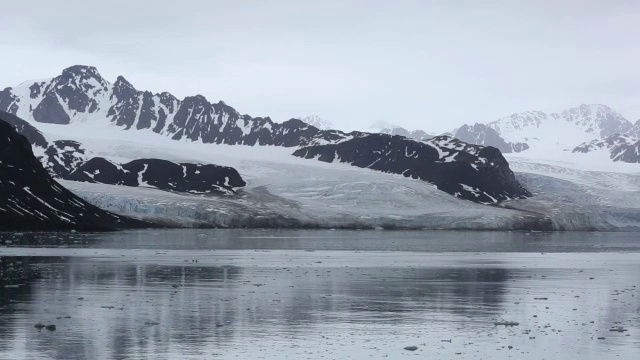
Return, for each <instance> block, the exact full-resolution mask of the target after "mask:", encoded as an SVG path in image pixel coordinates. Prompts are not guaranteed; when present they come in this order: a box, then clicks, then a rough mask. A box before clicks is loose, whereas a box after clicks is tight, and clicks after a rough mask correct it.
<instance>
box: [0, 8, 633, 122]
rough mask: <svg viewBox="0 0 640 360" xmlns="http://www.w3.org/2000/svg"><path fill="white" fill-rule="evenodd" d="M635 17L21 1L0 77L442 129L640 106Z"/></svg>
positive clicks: (1, 29)
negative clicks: (577, 109)
mask: <svg viewBox="0 0 640 360" xmlns="http://www.w3.org/2000/svg"><path fill="white" fill-rule="evenodd" d="M638 17H640V3H637V2H631V1H628V2H626V1H619V2H611V3H606V4H604V3H602V2H599V1H580V2H579V4H577V3H574V2H564V3H562V4H558V3H557V2H550V1H549V2H544V1H543V2H540V1H518V2H513V1H510V2H506V1H504V2H493V3H491V2H481V3H479V2H476V1H473V2H472V1H457V2H454V1H452V2H439V1H438V2H436V1H433V2H430V1H397V2H386V1H355V0H353V1H323V2H315V3H310V2H300V1H288V0H287V1H285V0H280V1H260V2H257V1H194V0H183V1H180V2H178V3H176V2H175V1H165V0H159V1H155V2H148V1H131V0H127V1H124V0H115V1H109V2H106V1H105V2H98V3H96V2H86V1H79V0H59V1H55V2H54V1H34V0H26V1H19V2H18V1H16V2H8V3H7V4H3V11H2V13H1V14H0V36H2V39H3V45H4V46H3V52H4V54H5V55H4V56H2V58H1V59H0V65H2V66H3V69H5V71H4V72H3V73H2V74H0V85H4V86H10V85H14V84H17V83H19V82H22V81H23V80H26V79H29V78H42V77H50V76H54V75H56V74H58V73H59V72H60V70H61V69H62V68H64V67H67V66H69V65H72V64H79V63H80V64H90V65H95V66H97V67H98V69H99V70H100V72H101V73H102V74H103V76H105V77H106V78H108V79H111V80H114V79H115V77H116V76H117V75H124V76H125V77H126V78H127V79H129V80H130V81H131V82H132V83H133V84H134V85H135V86H136V87H138V88H140V89H150V90H152V91H156V92H160V91H165V90H167V91H170V92H173V93H174V94H176V95H177V96H179V97H183V96H187V95H193V94H196V93H201V94H203V95H205V96H207V98H209V99H210V100H212V101H217V100H219V99H222V100H224V101H225V102H227V103H228V104H230V105H232V106H234V107H236V108H237V109H238V110H239V111H240V112H242V113H248V114H251V115H254V116H267V115H270V116H272V118H274V119H276V120H279V121H283V120H286V119H288V118H289V117H292V116H299V115H301V114H318V115H320V116H321V117H323V118H326V119H327V120H331V121H332V122H334V123H335V124H338V126H340V127H342V128H345V129H350V128H367V127H368V125H369V124H370V123H372V122H374V121H377V120H387V121H390V122H392V123H397V124H400V125H404V126H406V127H409V128H421V129H424V130H427V131H430V132H440V131H447V130H450V129H451V128H452V127H454V126H458V125H460V124H461V123H464V122H471V121H490V120H492V119H495V118H497V117H500V116H505V115H508V114H511V113H513V112H518V111H524V110H531V109H539V110H543V111H556V110H560V109H563V108H566V107H570V106H575V105H578V104H580V103H585V102H596V103H606V104H608V105H610V106H612V107H614V108H616V109H618V110H619V111H621V112H623V114H624V115H626V116H628V117H629V118H630V119H635V118H639V117H640V113H639V112H638V111H639V110H638V109H639V108H638V106H637V105H635V104H637V103H638V101H637V99H638V95H640V94H639V92H640V90H638V87H637V84H638V81H639V79H638V77H639V76H640V75H638V72H637V70H636V69H637V62H638V59H639V58H640V47H639V46H638V45H639V44H638V43H637V33H638V32H639V30H640V29H639V27H640V25H638V23H637V18H638ZM6 54H11V55H10V56H7V55H6ZM8 69H11V70H12V71H9V70H8Z"/></svg>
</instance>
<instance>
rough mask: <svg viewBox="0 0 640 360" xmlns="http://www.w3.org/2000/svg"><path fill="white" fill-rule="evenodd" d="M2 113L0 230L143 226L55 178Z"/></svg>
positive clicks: (98, 228) (0, 133)
mask: <svg viewBox="0 0 640 360" xmlns="http://www.w3.org/2000/svg"><path fill="white" fill-rule="evenodd" d="M3 118H4V115H3V114H0V230H70V229H77V230H113V229H118V228H125V227H142V226H146V224H145V223H142V222H139V221H134V220H131V219H127V218H123V217H120V216H117V215H114V214H111V213H108V212H106V211H103V210H100V209H99V208H97V207H95V206H93V205H91V204H89V203H87V202H85V201H84V200H82V199H80V198H79V197H77V196H76V195H74V194H73V193H71V192H70V191H68V190H67V189H65V188H64V187H62V186H61V185H60V184H58V183H57V182H55V181H54V180H53V179H52V178H51V176H50V175H49V174H48V173H47V171H46V170H45V169H44V168H43V167H42V165H41V164H40V162H39V161H38V160H37V159H36V157H35V156H34V155H33V152H32V150H31V145H30V144H29V141H27V139H26V138H25V137H24V136H22V135H20V134H18V133H17V132H16V131H15V129H14V127H13V126H12V125H9V124H8V123H6V122H4V121H2V119H3Z"/></svg>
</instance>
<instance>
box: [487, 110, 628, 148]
mask: <svg viewBox="0 0 640 360" xmlns="http://www.w3.org/2000/svg"><path fill="white" fill-rule="evenodd" d="M487 126H489V127H491V128H493V129H494V130H495V131H496V132H497V133H498V134H499V135H500V136H501V137H502V138H503V139H504V140H505V141H506V142H512V143H517V142H520V143H525V144H527V145H529V146H530V147H531V148H544V147H549V146H551V147H559V148H566V149H572V148H573V147H575V146H576V145H578V144H580V143H583V142H588V141H592V140H596V139H600V138H605V137H608V136H611V135H613V134H616V133H618V134H622V133H625V132H627V131H629V130H630V129H631V128H632V127H633V124H631V122H629V121H628V120H627V119H625V118H624V117H623V116H622V115H620V114H618V113H617V112H616V111H614V110H613V109H611V108H609V107H608V106H605V105H580V106H578V107H576V108H571V109H568V110H565V111H562V112H558V113H552V114H546V113H544V112H541V111H527V112H523V113H517V114H513V115H511V116H508V117H504V118H502V119H498V120H496V121H493V122H490V123H488V124H487ZM487 145H491V144H487Z"/></svg>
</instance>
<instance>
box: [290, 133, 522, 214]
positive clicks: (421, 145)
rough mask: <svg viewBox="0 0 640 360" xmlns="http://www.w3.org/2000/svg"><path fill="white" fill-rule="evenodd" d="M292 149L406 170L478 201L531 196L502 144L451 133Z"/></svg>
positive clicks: (379, 136)
mask: <svg viewBox="0 0 640 360" xmlns="http://www.w3.org/2000/svg"><path fill="white" fill-rule="evenodd" d="M293 155H294V156H298V157H302V158H306V159H318V160H320V161H325V162H334V161H338V162H343V163H349V164H351V165H353V166H357V167H361V168H369V169H373V170H378V171H383V172H388V173H393V174H402V175H404V176H406V177H412V178H415V179H421V180H424V181H428V182H430V183H433V184H435V185H436V186H437V187H438V189H440V190H443V191H445V192H447V193H449V194H451V195H455V196H457V197H460V198H462V199H465V200H470V201H474V202H480V203H487V204H490V203H496V202H499V201H503V200H510V199H520V198H525V197H528V196H531V193H529V192H528V191H527V190H526V189H524V188H523V187H522V186H521V185H520V184H519V183H518V182H517V181H516V179H515V176H514V174H513V172H512V171H511V170H510V169H509V164H508V163H507V161H506V160H505V159H504V157H503V156H502V154H501V153H500V151H499V150H498V149H496V148H493V147H483V146H477V145H470V144H465V143H463V142H461V141H459V140H457V139H454V138H451V137H448V136H437V137H435V138H433V139H431V140H428V141H425V142H417V141H413V140H409V139H407V138H405V137H402V136H389V135H384V134H371V135H368V136H364V137H359V138H354V139H351V140H347V141H344V142H341V143H338V144H327V145H314V146H307V147H303V148H301V149H299V150H297V151H295V152H294V154H293Z"/></svg>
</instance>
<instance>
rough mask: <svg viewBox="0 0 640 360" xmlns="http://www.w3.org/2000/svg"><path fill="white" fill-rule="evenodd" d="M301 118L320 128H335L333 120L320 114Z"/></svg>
mask: <svg viewBox="0 0 640 360" xmlns="http://www.w3.org/2000/svg"><path fill="white" fill-rule="evenodd" d="M301 120H302V121H303V122H305V123H307V124H309V125H311V126H314V127H316V128H318V129H320V130H329V129H331V128H333V123H332V122H331V121H327V120H323V119H322V118H321V117H320V116H318V115H310V116H307V117H305V118H301Z"/></svg>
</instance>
